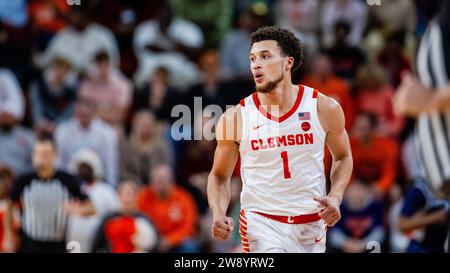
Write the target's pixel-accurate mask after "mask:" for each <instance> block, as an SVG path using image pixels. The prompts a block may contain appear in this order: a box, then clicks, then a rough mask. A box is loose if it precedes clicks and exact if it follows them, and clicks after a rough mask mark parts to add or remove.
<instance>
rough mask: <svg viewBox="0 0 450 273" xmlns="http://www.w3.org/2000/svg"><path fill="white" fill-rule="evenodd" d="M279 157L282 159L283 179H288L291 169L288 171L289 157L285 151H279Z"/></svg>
mask: <svg viewBox="0 0 450 273" xmlns="http://www.w3.org/2000/svg"><path fill="white" fill-rule="evenodd" d="M281 158H282V159H283V171H284V179H290V178H291V171H289V158H288V154H287V152H286V151H283V152H281Z"/></svg>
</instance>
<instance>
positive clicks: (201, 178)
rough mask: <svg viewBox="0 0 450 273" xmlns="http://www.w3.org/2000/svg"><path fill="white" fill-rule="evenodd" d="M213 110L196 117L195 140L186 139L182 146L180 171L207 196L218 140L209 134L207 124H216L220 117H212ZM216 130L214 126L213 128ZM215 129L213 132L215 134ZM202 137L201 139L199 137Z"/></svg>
mask: <svg viewBox="0 0 450 273" xmlns="http://www.w3.org/2000/svg"><path fill="white" fill-rule="evenodd" d="M210 116H211V112H209V111H204V112H201V113H198V114H197V116H195V118H194V123H193V136H194V138H193V139H194V140H192V141H186V142H185V143H184V145H183V146H182V148H181V152H180V158H179V163H178V166H179V171H180V174H181V178H182V179H183V181H187V182H189V183H191V184H192V185H194V186H196V187H197V188H199V189H201V190H202V191H204V194H205V196H206V182H207V177H208V174H209V172H210V170H211V168H212V163H213V159H214V151H215V150H216V146H217V142H216V141H215V139H214V138H213V135H211V136H207V135H206V134H208V133H209V132H208V129H209V128H207V125H210V124H215V123H216V120H217V119H218V117H210ZM211 129H212V130H214V128H211ZM213 133H214V131H212V132H211V134H213ZM196 136H197V137H200V139H197V138H196Z"/></svg>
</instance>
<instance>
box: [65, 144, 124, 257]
mask: <svg viewBox="0 0 450 273" xmlns="http://www.w3.org/2000/svg"><path fill="white" fill-rule="evenodd" d="M70 165H71V166H70V169H71V171H72V172H73V173H75V174H78V176H79V177H80V178H81V180H82V188H83V192H85V193H86V194H87V195H88V197H89V199H90V200H91V202H92V203H93V205H94V207H95V211H96V212H95V214H93V215H91V216H88V217H81V216H78V215H74V216H72V217H71V218H70V221H69V226H68V239H67V241H68V242H70V241H74V242H76V243H79V246H80V248H79V249H80V252H83V253H86V252H90V251H91V249H92V241H93V239H94V234H95V231H96V229H97V227H98V225H99V223H100V220H101V219H102V218H103V217H104V216H105V215H106V214H109V213H111V212H116V211H117V210H119V199H118V196H117V194H116V191H115V189H114V188H113V187H112V186H111V185H109V184H107V183H105V182H104V180H103V169H102V164H101V161H100V157H99V156H98V154H97V153H96V152H95V151H93V150H91V149H82V150H80V151H78V152H77V153H76V154H75V156H74V157H73V158H72V161H71V164H70Z"/></svg>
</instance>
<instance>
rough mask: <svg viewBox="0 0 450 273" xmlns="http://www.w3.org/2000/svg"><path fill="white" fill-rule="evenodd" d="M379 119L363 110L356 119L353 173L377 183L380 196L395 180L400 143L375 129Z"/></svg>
mask: <svg viewBox="0 0 450 273" xmlns="http://www.w3.org/2000/svg"><path fill="white" fill-rule="evenodd" d="M376 123H377V118H376V116H375V115H373V114H370V113H361V114H359V115H358V116H357V117H356V119H355V125H354V127H353V130H352V132H351V137H350V145H351V147H352V152H353V162H354V163H353V164H354V168H353V170H354V171H353V176H354V179H358V180H360V181H362V182H365V183H368V184H370V185H373V186H374V189H375V192H376V193H377V195H378V196H379V197H382V196H384V194H385V193H387V192H388V191H389V189H390V188H391V187H392V185H393V184H394V183H395V179H396V177H397V167H398V159H399V145H398V143H397V142H395V141H394V140H392V139H390V138H387V137H383V136H380V135H377V134H376V133H375V132H374V129H375V127H376V125H377V124H376Z"/></svg>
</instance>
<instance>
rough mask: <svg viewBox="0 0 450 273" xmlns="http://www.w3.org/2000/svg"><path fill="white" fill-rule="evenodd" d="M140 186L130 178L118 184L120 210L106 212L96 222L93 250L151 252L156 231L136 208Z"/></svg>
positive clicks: (155, 238)
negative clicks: (98, 222)
mask: <svg viewBox="0 0 450 273" xmlns="http://www.w3.org/2000/svg"><path fill="white" fill-rule="evenodd" d="M138 192H139V186H138V185H137V184H136V183H135V182H133V181H124V182H121V183H120V184H119V187H118V195H119V199H120V210H119V211H118V212H115V213H112V214H109V215H107V216H106V217H105V218H104V219H103V220H102V222H101V224H100V225H99V228H98V230H97V234H96V236H95V239H94V243H93V248H92V250H93V252H110V253H131V252H134V253H136V252H153V251H154V250H155V248H156V246H157V244H158V240H159V238H158V233H157V231H156V228H155V226H154V225H153V223H152V222H151V221H150V220H149V219H148V218H147V217H146V216H145V215H143V214H141V213H140V212H139V211H138V208H137V197H138Z"/></svg>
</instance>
